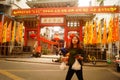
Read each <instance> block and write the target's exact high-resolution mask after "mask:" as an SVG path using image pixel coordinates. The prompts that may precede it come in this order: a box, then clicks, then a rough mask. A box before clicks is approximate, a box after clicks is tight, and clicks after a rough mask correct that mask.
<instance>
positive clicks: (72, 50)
mask: <svg viewBox="0 0 120 80" xmlns="http://www.w3.org/2000/svg"><path fill="white" fill-rule="evenodd" d="M83 53H84V51H83V49H82V48H81V47H80V40H79V37H78V36H74V37H72V39H71V44H70V47H69V48H68V53H67V54H66V57H67V58H68V59H63V61H66V60H68V66H69V69H68V72H67V75H66V80H71V78H72V76H73V74H74V73H76V75H77V78H78V80H83V70H82V60H83ZM75 60H77V61H78V63H79V64H80V65H81V66H80V69H79V70H74V69H72V66H73V64H74V63H75Z"/></svg>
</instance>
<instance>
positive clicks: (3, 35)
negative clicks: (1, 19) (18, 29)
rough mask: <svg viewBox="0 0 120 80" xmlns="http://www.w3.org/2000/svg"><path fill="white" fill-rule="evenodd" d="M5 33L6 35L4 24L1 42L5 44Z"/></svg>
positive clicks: (5, 25)
mask: <svg viewBox="0 0 120 80" xmlns="http://www.w3.org/2000/svg"><path fill="white" fill-rule="evenodd" d="M6 33H7V22H6V23H4V25H3V33H2V42H3V43H5V42H6V36H7V35H6Z"/></svg>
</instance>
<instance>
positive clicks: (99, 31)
mask: <svg viewBox="0 0 120 80" xmlns="http://www.w3.org/2000/svg"><path fill="white" fill-rule="evenodd" d="M97 43H98V44H99V43H101V23H100V21H99V23H98V35H97Z"/></svg>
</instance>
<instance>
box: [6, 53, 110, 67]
mask: <svg viewBox="0 0 120 80" xmlns="http://www.w3.org/2000/svg"><path fill="white" fill-rule="evenodd" d="M57 58H59V56H56V55H42V56H41V57H40V58H34V57H27V58H21V57H20V58H19V57H17V58H4V59H5V60H8V61H19V62H31V63H50V64H60V63H58V62H53V61H52V60H55V59H57ZM84 65H85V66H86V65H87V66H94V65H93V64H92V63H91V62H90V63H84ZM95 66H96V67H97V66H98V67H105V66H109V64H107V63H106V62H97V63H96V65H95Z"/></svg>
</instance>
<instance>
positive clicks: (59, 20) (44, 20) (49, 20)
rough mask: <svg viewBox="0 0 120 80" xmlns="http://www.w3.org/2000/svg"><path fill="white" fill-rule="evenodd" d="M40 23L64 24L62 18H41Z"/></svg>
mask: <svg viewBox="0 0 120 80" xmlns="http://www.w3.org/2000/svg"><path fill="white" fill-rule="evenodd" d="M41 23H43V24H44V23H64V18H63V17H47V18H46V17H45V18H41Z"/></svg>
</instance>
